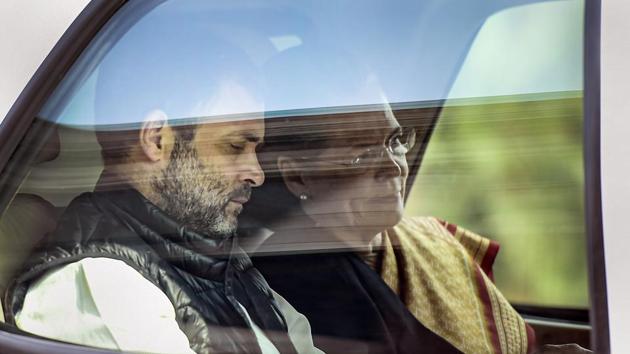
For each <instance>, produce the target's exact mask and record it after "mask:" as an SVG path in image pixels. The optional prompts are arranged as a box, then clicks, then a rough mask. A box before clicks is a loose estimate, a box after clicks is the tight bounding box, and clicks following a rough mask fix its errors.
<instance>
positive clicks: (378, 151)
mask: <svg viewBox="0 0 630 354" xmlns="http://www.w3.org/2000/svg"><path fill="white" fill-rule="evenodd" d="M405 134H408V137H407V139H406V140H407V142H406V143H403V145H406V147H405V151H404V152H403V153H400V152H396V151H395V150H394V148H392V141H393V140H394V139H397V138H400V137H402V136H405ZM416 137H417V133H416V130H415V129H413V128H401V127H399V128H398V129H396V130H395V131H394V132H393V133H392V134H391V135H390V136H389V137H388V138H387V142H388V143H387V146H385V144H381V145H380V146H371V147H368V148H367V149H365V150H363V151H362V152H361V153H359V154H356V155H354V156H353V157H352V158H351V159H349V161H347V162H336V161H317V160H321V157H306V156H302V157H300V159H301V160H305V161H315V162H318V163H325V164H329V165H335V166H344V167H347V168H354V169H367V168H369V167H372V166H375V165H378V163H380V161H382V160H383V158H384V157H385V153H388V154H390V155H391V156H396V157H403V156H406V155H407V154H408V153H409V152H410V151H411V150H412V149H413V147H414V146H415V144H416ZM409 141H411V142H410V143H409ZM370 154H372V156H369V155H370ZM362 158H364V161H368V162H367V163H365V162H363V163H362V162H361V161H362V160H361V159H362ZM370 158H373V159H370ZM369 161H372V162H369Z"/></svg>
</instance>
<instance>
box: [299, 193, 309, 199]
mask: <svg viewBox="0 0 630 354" xmlns="http://www.w3.org/2000/svg"><path fill="white" fill-rule="evenodd" d="M307 199H308V195H306V193H302V194H300V200H307Z"/></svg>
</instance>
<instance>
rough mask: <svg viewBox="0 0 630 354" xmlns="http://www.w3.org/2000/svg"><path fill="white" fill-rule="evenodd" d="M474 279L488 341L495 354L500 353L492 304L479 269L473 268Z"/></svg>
mask: <svg viewBox="0 0 630 354" xmlns="http://www.w3.org/2000/svg"><path fill="white" fill-rule="evenodd" d="M475 278H476V280H477V285H478V286H477V288H478V289H479V299H480V300H481V302H482V304H483V305H484V306H483V312H484V314H485V316H486V323H487V325H488V327H487V329H488V335H490V337H491V338H490V341H491V343H492V345H493V346H494V352H495V353H501V344H500V343H499V334H498V333H497V325H496V323H495V321H494V314H493V313H492V302H491V301H490V294H489V293H488V288H486V283H485V281H484V279H483V274H482V273H481V269H480V268H479V267H475Z"/></svg>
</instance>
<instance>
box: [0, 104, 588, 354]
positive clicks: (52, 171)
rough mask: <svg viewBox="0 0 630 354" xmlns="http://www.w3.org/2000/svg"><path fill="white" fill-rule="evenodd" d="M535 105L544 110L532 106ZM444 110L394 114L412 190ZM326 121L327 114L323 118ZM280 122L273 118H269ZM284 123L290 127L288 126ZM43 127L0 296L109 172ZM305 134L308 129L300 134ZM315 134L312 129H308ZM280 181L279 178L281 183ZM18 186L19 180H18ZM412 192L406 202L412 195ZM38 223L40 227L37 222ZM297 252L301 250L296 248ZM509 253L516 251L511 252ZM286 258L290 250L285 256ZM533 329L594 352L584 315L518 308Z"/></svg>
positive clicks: (263, 216)
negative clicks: (408, 142) (404, 135)
mask: <svg viewBox="0 0 630 354" xmlns="http://www.w3.org/2000/svg"><path fill="white" fill-rule="evenodd" d="M532 104H540V103H536V102H532ZM441 105H442V103H441V102H429V103H423V104H420V103H404V104H393V105H392V108H393V112H394V114H395V116H396V117H397V119H398V120H399V122H400V124H401V125H402V126H404V127H413V128H414V129H415V130H416V131H417V132H418V136H419V138H418V141H419V143H417V144H416V146H415V147H414V149H413V151H412V152H411V154H410V155H408V160H409V165H410V177H409V182H408V184H409V185H412V184H413V180H414V178H415V176H416V175H417V174H418V171H419V168H420V165H421V161H422V158H423V155H424V152H425V151H426V148H427V146H428V144H429V139H430V138H431V133H432V131H433V130H434V128H435V127H436V124H437V122H438V121H439V120H438V117H439V116H440V112H441ZM374 109H375V108H373V107H372V108H370V107H369V106H363V107H338V108H335V109H327V110H326V113H325V114H326V115H328V116H330V117H334V118H338V120H339V122H341V123H340V124H343V121H344V119H348V118H351V117H357V116H361V115H365V114H370V110H374ZM313 111H314V110H304V111H298V112H297V113H295V112H293V114H295V115H296V116H300V115H303V116H308V115H313V114H316V113H314V112H313ZM319 114H320V115H321V114H324V113H319ZM268 115H271V116H274V114H268ZM283 118H284V119H283ZM286 118H287V117H286V116H285V117H274V118H269V119H267V120H266V136H267V137H273V136H274V134H280V132H283V133H285V132H286V131H287V129H300V127H287V126H286V124H285V123H284V122H285V121H286ZM34 125H36V126H39V127H40V129H37V131H39V132H40V134H41V136H44V137H45V139H42V140H41V141H40V144H41V147H40V148H37V149H36V150H37V151H34V152H33V151H32V152H31V155H32V156H33V157H32V163H31V164H30V167H29V168H28V171H27V172H26V175H25V178H24V179H22V180H19V181H18V182H15V183H16V187H18V192H17V193H16V194H15V195H14V197H13V199H12V201H11V202H10V204H9V205H8V207H7V208H6V209H5V211H4V214H3V216H2V218H1V219H0V250H1V252H2V253H3V255H2V257H0V288H1V289H4V288H6V286H7V282H8V281H9V280H10V275H11V274H13V273H14V272H15V271H17V270H18V269H19V267H20V264H21V262H22V261H24V259H25V258H26V257H28V255H29V253H30V252H31V251H32V250H33V249H34V247H36V244H37V242H39V241H40V240H41V239H42V238H43V237H44V236H45V235H46V234H47V233H48V232H51V231H52V230H53V229H54V228H55V226H56V222H57V219H58V217H59V216H60V215H61V213H62V212H63V210H64V208H65V206H66V205H68V203H69V202H70V201H71V200H72V199H73V198H75V197H76V196H78V195H80V194H81V193H84V192H91V191H93V190H94V186H95V184H96V182H97V180H98V178H99V175H100V172H101V171H102V168H103V166H102V160H101V157H100V145H99V144H98V142H97V141H96V137H95V134H94V132H93V131H91V130H89V129H77V128H76V127H68V126H58V125H56V124H51V123H49V122H46V121H43V120H36V121H35V123H34ZM301 128H302V129H303V128H304V127H301ZM309 128H312V127H309ZM259 159H260V162H261V165H262V166H263V168H264V169H265V171H266V173H267V174H268V178H267V182H266V183H265V184H264V185H263V186H262V187H260V188H258V189H255V190H254V194H253V195H252V199H251V201H250V202H249V203H248V205H247V206H246V210H245V212H244V213H243V215H242V217H241V219H240V220H241V223H240V231H239V232H240V234H241V235H242V239H243V241H242V243H243V244H244V245H245V246H246V249H247V247H249V248H250V249H254V248H255V245H256V244H257V243H259V242H261V239H264V238H265V237H266V236H268V235H270V234H271V233H273V230H272V229H270V228H269V227H268V225H269V224H270V221H274V219H277V218H278V215H277V214H275V213H274V203H277V202H278V199H277V196H276V195H274V184H275V183H282V182H281V180H279V179H278V178H273V176H274V173H275V171H274V165H275V164H274V163H273V162H272V161H268V159H266V157H265V153H264V149H263V151H262V152H261V153H260V154H259ZM276 177H277V176H276ZM15 180H16V181H17V179H15ZM409 190H411V188H409V189H408V190H407V194H408V193H409ZM33 220H38V222H33ZM288 247H289V250H290V249H291V247H296V245H293V246H291V245H289V246H288ZM508 247H509V246H508ZM284 251H286V249H285V250H284ZM515 306H516V307H517V309H518V310H519V311H520V312H521V314H522V315H523V316H524V317H525V319H526V322H528V323H529V325H530V326H532V327H533V328H534V330H535V332H536V336H537V344H539V345H542V344H560V343H577V344H579V345H581V346H583V347H585V348H588V347H590V343H589V342H590V338H589V336H590V330H589V327H588V319H586V320H585V319H584V312H582V311H571V310H566V309H553V308H541V307H537V306H519V305H518V304H516V305H515Z"/></svg>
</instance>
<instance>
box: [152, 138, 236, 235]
mask: <svg viewBox="0 0 630 354" xmlns="http://www.w3.org/2000/svg"><path fill="white" fill-rule="evenodd" d="M181 140H182V139H176V141H175V145H174V146H173V151H172V153H171V158H170V161H169V164H168V166H167V167H166V168H165V169H164V170H163V171H162V176H161V177H153V179H152V181H151V186H152V187H153V191H154V192H155V194H156V196H157V199H158V201H157V203H156V204H157V206H158V207H160V208H161V209H162V210H163V211H164V212H166V214H167V215H169V216H170V217H172V218H174V219H175V220H177V221H178V222H179V223H181V224H182V226H184V227H186V228H188V229H190V230H192V231H195V232H198V233H202V234H205V235H207V236H210V237H212V238H224V237H229V236H231V235H233V234H234V233H235V231H236V226H237V225H236V221H235V220H236V218H234V219H233V220H230V219H229V216H227V215H226V214H225V213H226V210H225V208H226V206H227V203H228V202H229V198H230V192H231V190H230V188H229V185H228V183H226V180H225V179H226V177H225V176H224V175H223V174H221V173H220V172H219V171H217V170H216V168H212V166H209V165H204V164H203V163H202V162H201V161H200V160H199V156H198V154H197V150H196V149H195V148H194V147H193V146H191V144H190V143H189V142H186V141H181Z"/></svg>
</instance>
